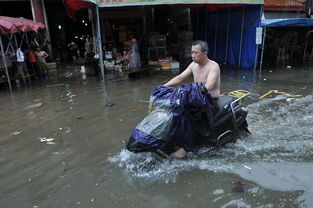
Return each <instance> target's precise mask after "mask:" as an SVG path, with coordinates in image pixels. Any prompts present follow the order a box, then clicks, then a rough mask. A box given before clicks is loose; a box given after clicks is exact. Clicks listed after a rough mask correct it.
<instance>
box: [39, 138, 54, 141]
mask: <svg viewBox="0 0 313 208" xmlns="http://www.w3.org/2000/svg"><path fill="white" fill-rule="evenodd" d="M38 139H39V140H40V141H41V142H52V141H53V140H54V138H46V137H39V138H38Z"/></svg>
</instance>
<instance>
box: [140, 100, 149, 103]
mask: <svg viewBox="0 0 313 208" xmlns="http://www.w3.org/2000/svg"><path fill="white" fill-rule="evenodd" d="M138 101H139V102H142V103H149V101H148V100H138Z"/></svg>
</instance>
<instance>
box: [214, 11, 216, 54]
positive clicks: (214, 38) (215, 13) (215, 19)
mask: <svg viewBox="0 0 313 208" xmlns="http://www.w3.org/2000/svg"><path fill="white" fill-rule="evenodd" d="M216 41H217V10H216V11H215V37H214V59H216Z"/></svg>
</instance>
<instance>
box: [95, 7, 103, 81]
mask: <svg viewBox="0 0 313 208" xmlns="http://www.w3.org/2000/svg"><path fill="white" fill-rule="evenodd" d="M96 14H97V36H98V45H99V61H100V71H101V76H102V81H103V82H104V66H103V54H102V41H101V31H100V30H101V28H100V17H99V6H98V5H97V6H96Z"/></svg>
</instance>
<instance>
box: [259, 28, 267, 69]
mask: <svg viewBox="0 0 313 208" xmlns="http://www.w3.org/2000/svg"><path fill="white" fill-rule="evenodd" d="M265 37H266V27H264V34H263V40H262V52H261V58H260V73H261V70H262V64H263V54H264V44H265Z"/></svg>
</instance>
